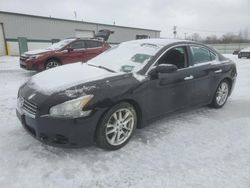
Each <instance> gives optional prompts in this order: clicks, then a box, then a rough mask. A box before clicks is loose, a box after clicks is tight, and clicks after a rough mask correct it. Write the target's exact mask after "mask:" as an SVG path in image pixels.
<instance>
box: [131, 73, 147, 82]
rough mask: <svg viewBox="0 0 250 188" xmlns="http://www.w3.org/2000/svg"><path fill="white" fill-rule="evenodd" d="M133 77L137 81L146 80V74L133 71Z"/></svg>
mask: <svg viewBox="0 0 250 188" xmlns="http://www.w3.org/2000/svg"><path fill="white" fill-rule="evenodd" d="M133 77H134V78H135V79H136V80H138V81H139V82H142V81H144V80H146V78H147V77H146V76H144V75H141V74H138V73H133Z"/></svg>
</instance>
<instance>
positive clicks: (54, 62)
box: [44, 59, 61, 70]
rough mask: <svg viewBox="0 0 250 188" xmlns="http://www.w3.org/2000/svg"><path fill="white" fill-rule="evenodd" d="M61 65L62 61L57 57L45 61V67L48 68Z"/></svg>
mask: <svg viewBox="0 0 250 188" xmlns="http://www.w3.org/2000/svg"><path fill="white" fill-rule="evenodd" d="M60 65H61V63H60V62H59V61H58V60H56V59H49V60H48V61H47V62H46V63H45V66H44V68H45V69H46V70H47V69H51V68H54V67H58V66H60Z"/></svg>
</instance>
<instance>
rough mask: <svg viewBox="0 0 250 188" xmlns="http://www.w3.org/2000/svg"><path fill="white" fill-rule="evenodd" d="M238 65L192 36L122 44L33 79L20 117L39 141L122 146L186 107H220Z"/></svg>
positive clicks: (23, 92)
mask: <svg viewBox="0 0 250 188" xmlns="http://www.w3.org/2000/svg"><path fill="white" fill-rule="evenodd" d="M236 76H237V72H236V67H235V64H234V63H233V62H232V61H231V60H229V59H227V58H225V57H224V56H223V55H221V54H219V53H218V52H217V51H215V50H214V49H212V48H209V47H208V46H205V45H203V44H200V43H196V42H191V41H180V40H170V39H144V40H136V41H129V42H125V43H121V44H120V45H118V46H116V47H113V48H112V49H110V50H108V51H106V52H104V53H103V54H101V55H99V56H97V57H96V58H94V59H92V60H90V61H89V62H88V63H81V62H80V63H75V64H71V65H64V66H61V67H58V68H55V69H51V70H47V71H44V72H42V73H39V74H37V75H35V76H33V77H32V78H31V79H30V80H29V81H28V82H27V83H25V84H24V85H22V86H21V87H20V89H19V92H18V102H17V111H16V112H17V116H18V118H19V119H20V120H21V122H22V125H23V127H24V128H25V129H26V130H27V131H28V132H29V133H30V134H31V135H33V136H34V137H35V138H37V139H38V140H40V141H42V142H44V143H47V144H50V145H55V146H65V147H80V146H85V145H90V144H94V143H96V144H97V145H98V146H99V147H102V148H105V149H109V150H115V149H119V148H121V147H123V146H124V145H125V144H126V143H127V142H128V141H129V140H130V138H131V136H132V135H133V133H134V131H135V129H136V128H143V127H144V126H146V125H147V124H148V123H149V122H151V120H153V119H156V118H159V117H162V116H164V115H166V114H168V113H170V112H174V111H177V110H180V109H184V108H188V107H199V106H204V105H210V106H211V107H214V108H221V107H222V106H223V105H224V104H225V103H226V101H227V98H228V96H229V95H230V94H231V92H232V90H233V87H234V83H235V80H236Z"/></svg>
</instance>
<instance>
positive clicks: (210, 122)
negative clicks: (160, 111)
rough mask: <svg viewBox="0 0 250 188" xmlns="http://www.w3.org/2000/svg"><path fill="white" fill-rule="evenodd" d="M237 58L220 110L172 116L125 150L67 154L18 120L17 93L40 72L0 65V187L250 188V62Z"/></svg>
mask: <svg viewBox="0 0 250 188" xmlns="http://www.w3.org/2000/svg"><path fill="white" fill-rule="evenodd" d="M227 57H229V58H232V59H233V60H234V61H235V62H236V64H237V69H238V78H237V82H236V87H235V89H234V92H233V94H232V96H231V97H230V98H229V100H228V102H227V104H226V105H225V106H224V107H223V108H222V109H211V108H208V107H202V108H199V109H193V110H188V111H185V112H180V113H176V114H173V115H169V116H167V117H165V118H163V119H161V120H158V121H156V122H154V123H152V124H151V125H150V126H148V127H146V128H144V129H142V130H137V131H136V133H135V135H134V136H133V138H132V139H131V141H130V142H129V143H128V145H127V146H125V147H124V148H122V149H121V150H118V151H113V152H110V151H105V150H102V149H99V148H97V147H95V146H93V147H87V148H81V149H62V148H54V147H51V146H47V145H44V144H42V143H40V142H38V141H37V140H35V139H34V138H32V137H31V136H30V135H28V133H26V132H25V130H24V129H23V128H22V126H21V124H20V122H19V121H18V119H17V118H16V115H15V108H16V96H17V90H18V88H19V86H20V85H21V84H22V83H23V82H25V81H26V80H27V79H29V78H30V77H31V76H32V75H34V74H36V73H35V72H28V71H25V70H22V69H20V68H19V65H18V58H17V57H0V87H1V89H0V187H8V188H14V187H16V188H20V187H25V188H29V187H32V188H33V187H37V188H40V187H41V188H44V187H47V188H49V187H60V188H64V187H65V188H70V187H72V188H73V187H79V188H84V187H110V188H112V187H115V188H117V187H119V188H121V187H143V188H146V187H150V188H152V187H154V188H155V187H171V188H175V187H178V188H184V187H192V188H193V187H197V188H201V187H207V188H212V187H213V188H214V187H218V188H222V187H227V188H230V187H232V188H237V187H239V188H249V187H250V60H249V59H240V60H239V59H237V56H233V55H227Z"/></svg>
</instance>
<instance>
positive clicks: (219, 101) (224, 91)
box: [211, 80, 230, 108]
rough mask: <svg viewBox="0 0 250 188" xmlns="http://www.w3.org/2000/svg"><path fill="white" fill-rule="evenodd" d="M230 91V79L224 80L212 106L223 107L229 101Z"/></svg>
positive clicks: (218, 88)
mask: <svg viewBox="0 0 250 188" xmlns="http://www.w3.org/2000/svg"><path fill="white" fill-rule="evenodd" d="M229 91H230V85H229V83H228V81H226V80H223V81H222V82H221V83H220V84H219V86H218V87H217V90H216V92H215V95H214V98H213V101H212V103H211V106H212V107H214V108H221V107H222V106H224V104H225V103H226V102H227V98H228V95H229Z"/></svg>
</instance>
